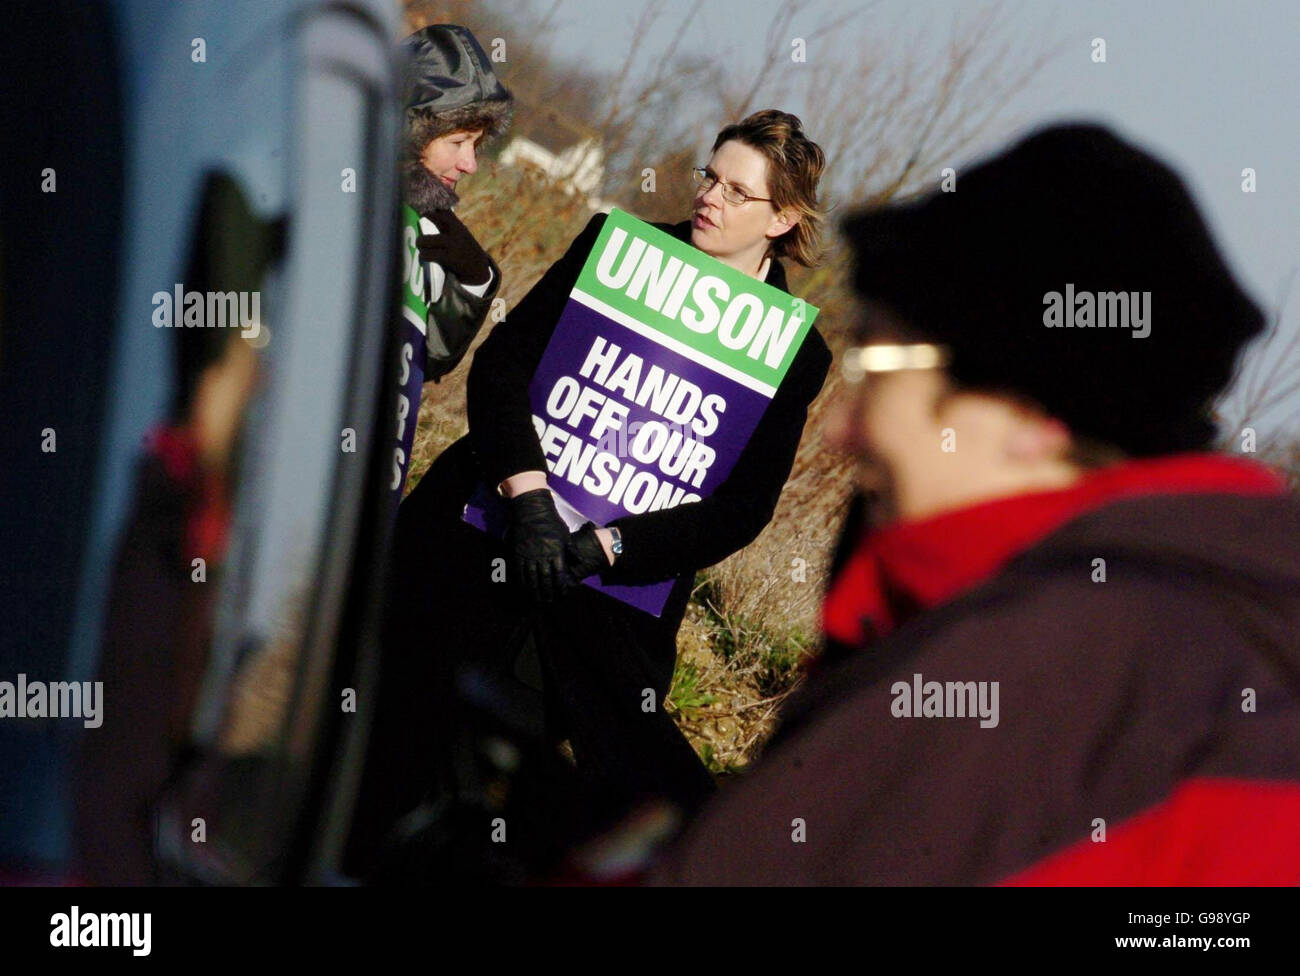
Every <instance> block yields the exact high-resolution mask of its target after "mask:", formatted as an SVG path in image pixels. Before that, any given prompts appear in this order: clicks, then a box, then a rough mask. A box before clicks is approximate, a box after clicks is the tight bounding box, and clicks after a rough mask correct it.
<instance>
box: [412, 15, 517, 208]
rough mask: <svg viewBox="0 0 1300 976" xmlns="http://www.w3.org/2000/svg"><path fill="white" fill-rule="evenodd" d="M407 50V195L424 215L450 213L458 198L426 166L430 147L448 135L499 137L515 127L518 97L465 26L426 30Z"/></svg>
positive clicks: (444, 25) (415, 34)
mask: <svg viewBox="0 0 1300 976" xmlns="http://www.w3.org/2000/svg"><path fill="white" fill-rule="evenodd" d="M402 48H403V50H404V51H405V52H406V54H407V55H408V57H409V58H410V61H409V63H408V66H407V75H406V91H405V106H406V125H405V133H404V143H405V144H404V146H403V153H402V191H403V197H404V198H405V200H406V202H407V203H408V204H410V205H411V206H412V207H413V208H415V210H417V211H418V212H420V213H431V212H432V211H434V210H445V209H448V208H450V207H453V206H455V204H456V203H457V202H458V200H459V198H458V197H457V195H456V192H455V191H454V190H452V189H450V188H448V187H447V186H445V185H444V184H443V183H442V182H441V181H439V180H438V179H437V177H435V176H433V174H431V173H429V172H428V171H427V170H426V169H425V168H424V166H423V164H421V162H420V156H421V154H422V153H423V152H424V148H425V146H427V145H428V144H429V142H430V141H432V140H433V139H437V138H438V137H439V136H444V135H447V134H448V133H449V132H459V131H463V130H474V129H482V130H483V138H484V139H490V138H492V137H493V136H497V135H500V134H501V133H502V132H503V131H505V129H506V128H507V127H508V126H509V124H510V116H511V111H512V108H513V102H514V98H513V96H512V95H511V94H510V92H509V91H508V90H507V89H506V87H505V85H503V84H501V80H500V79H499V78H497V76H496V74H495V73H494V72H493V71H492V65H491V62H490V61H489V60H488V56H487V54H486V53H484V51H483V48H482V47H481V46H480V45H479V43H478V41H477V40H476V39H475V38H474V35H473V34H471V33H470V32H469V31H468V30H467V29H466V28H464V27H459V26H457V25H455V24H435V25H433V26H431V27H425V28H423V29H421V30H418V31H416V32H415V33H414V34H412V35H411V36H410V37H408V38H406V40H405V41H403V42H402Z"/></svg>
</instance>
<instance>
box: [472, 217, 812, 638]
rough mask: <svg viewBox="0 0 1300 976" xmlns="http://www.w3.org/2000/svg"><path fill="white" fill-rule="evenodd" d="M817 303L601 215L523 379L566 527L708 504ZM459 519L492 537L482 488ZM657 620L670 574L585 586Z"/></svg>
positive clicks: (491, 515)
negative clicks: (529, 379) (530, 376)
mask: <svg viewBox="0 0 1300 976" xmlns="http://www.w3.org/2000/svg"><path fill="white" fill-rule="evenodd" d="M816 317H817V309H816V308H814V307H813V306H811V305H809V304H807V303H806V302H804V301H802V300H800V299H798V298H794V297H792V296H790V295H787V294H786V293H785V292H783V291H781V290H780V289H779V288H773V287H772V286H771V285H768V284H766V283H764V282H761V281H758V280H757V279H754V278H751V277H749V276H748V275H746V274H743V273H741V272H739V271H736V270H735V269H734V268H731V267H728V266H727V265H725V264H723V263H722V262H720V261H718V260H716V259H715V258H712V257H710V256H709V255H707V254H705V253H704V252H703V251H700V250H697V249H696V248H694V247H692V246H691V245H690V244H687V243H684V242H682V241H679V240H677V239H676V238H674V237H672V236H671V235H669V234H666V233H664V232H663V231H661V230H658V229H657V228H655V227H652V226H650V225H649V224H647V223H644V222H642V221H640V220H638V219H636V218H635V217H633V216H631V215H630V214H627V213H624V212H622V211H620V210H615V211H613V212H612V213H610V215H609V217H608V218H607V219H606V220H605V223H604V226H603V227H602V228H601V232H600V235H599V236H598V237H597V238H596V243H595V245H594V246H593V247H592V249H591V253H590V255H588V257H587V260H586V263H585V264H584V265H583V268H582V271H581V273H580V274H579V276H578V282H577V284H576V285H575V286H574V288H573V291H572V292H570V294H569V301H568V303H567V304H566V305H565V308H564V311H563V313H562V315H561V317H560V320H559V322H558V323H557V324H556V327H555V331H554V333H553V335H552V336H551V341H550V343H549V344H548V345H547V347H546V351H545V352H544V353H543V355H542V359H541V362H540V363H539V364H538V367H537V370H536V372H535V373H534V374H533V380H532V382H531V384H530V385H529V389H528V392H529V401H530V403H531V405H532V410H533V425H534V427H535V428H536V430H537V438H538V441H539V443H540V444H541V448H542V453H543V455H544V456H545V458H546V465H547V468H548V469H549V471H548V482H549V485H550V488H551V491H552V493H553V494H554V495H556V496H557V498H556V506H557V508H558V509H559V510H560V513H561V515H562V516H563V517H564V519H565V521H566V522H568V523H569V525H570V527H571V528H577V527H578V526H580V525H581V524H582V523H583V522H585V521H587V520H588V519H590V520H591V521H593V522H595V523H597V524H598V525H604V524H607V523H609V522H611V521H613V520H614V519H616V518H618V517H619V516H625V515H637V514H640V513H642V512H652V511H657V510H659V509H663V508H672V507H674V506H676V505H685V504H690V503H692V502H697V501H700V500H701V499H704V498H707V497H708V496H709V495H710V494H712V493H713V491H714V490H716V489H717V487H718V485H720V484H721V483H722V482H723V480H725V479H726V477H727V475H728V474H730V472H731V469H732V468H733V467H734V466H735V463H736V460H737V458H739V456H740V452H741V451H742V450H743V449H744V447H745V445H746V444H747V443H748V441H749V438H750V436H751V435H752V434H753V432H754V428H755V427H756V426H757V425H758V421H759V419H760V418H761V417H762V415H763V411H764V410H766V409H767V406H768V404H769V403H770V402H771V399H772V397H773V395H774V394H775V393H776V389H777V387H778V386H779V385H780V383H781V380H782V379H783V378H784V376H785V374H786V372H787V370H788V369H789V368H790V364H791V362H792V361H793V360H794V357H795V354H796V353H797V352H798V350H799V347H800V345H801V344H802V342H803V340H804V337H805V336H806V335H807V334H808V330H809V329H810V328H811V327H812V323H813V320H814V319H815V318H816ZM465 519H466V521H468V522H469V523H471V524H472V525H476V526H478V527H479V528H481V529H484V530H485V531H489V532H493V533H495V534H498V535H501V534H504V531H505V525H506V511H505V506H504V505H503V504H502V502H501V501H500V499H498V498H497V496H496V495H495V493H493V492H492V491H489V490H488V489H487V488H486V487H485V486H484V487H480V489H479V491H477V492H476V493H475V495H474V497H473V498H472V499H471V500H470V502H469V504H468V505H466V508H465ZM584 582H585V583H586V584H587V585H589V586H594V587H595V588H596V589H599V590H601V591H602V592H605V593H608V594H610V595H611V596H614V597H616V598H617V599H620V600H623V601H624V602H626V603H629V604H631V605H633V606H635V607H638V608H640V609H642V610H645V611H646V612H647V613H650V614H653V615H655V616H659V614H661V613H662V612H663V607H664V603H665V602H666V600H667V599H668V593H669V591H670V590H671V588H672V580H665V581H663V582H659V583H651V584H645V585H638V586H626V585H610V584H602V583H601V582H600V581H599V579H598V578H597V577H592V578H591V579H589V580H586V581H584Z"/></svg>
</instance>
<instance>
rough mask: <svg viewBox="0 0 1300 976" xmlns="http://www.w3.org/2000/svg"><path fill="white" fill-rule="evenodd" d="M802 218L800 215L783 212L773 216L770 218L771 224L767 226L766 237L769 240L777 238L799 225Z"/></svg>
mask: <svg viewBox="0 0 1300 976" xmlns="http://www.w3.org/2000/svg"><path fill="white" fill-rule="evenodd" d="M802 217H803V215H802V214H797V213H792V212H789V211H785V210H783V211H781V212H780V213H778V214H775V215H774V216H773V217H772V220H771V222H770V223H769V224H768V225H767V236H768V237H770V238H777V237H780V236H781V235H782V234H785V233H788V232H789V231H790V228H792V227H793V226H794V225H795V224H797V223H799V220H800V219H801V218H802Z"/></svg>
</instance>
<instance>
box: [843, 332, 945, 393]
mask: <svg viewBox="0 0 1300 976" xmlns="http://www.w3.org/2000/svg"><path fill="white" fill-rule="evenodd" d="M951 358H952V357H951V354H950V352H949V350H948V347H947V346H936V345H933V344H931V343H928V342H913V343H875V344H872V345H869V346H851V347H850V348H849V349H846V350H845V352H844V357H843V358H842V359H841V360H840V370H841V372H842V374H843V376H844V379H845V381H846V382H848V383H861V382H862V380H863V379H864V378H865V377H866V375H867V374H868V373H894V372H897V371H898V370H900V369H940V368H942V367H944V366H947V365H948V362H949V360H950V359H951Z"/></svg>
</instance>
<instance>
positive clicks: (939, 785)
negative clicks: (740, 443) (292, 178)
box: [657, 494, 1300, 884]
mask: <svg viewBox="0 0 1300 976" xmlns="http://www.w3.org/2000/svg"><path fill="white" fill-rule="evenodd" d="M1298 553H1300V506H1298V505H1297V503H1296V501H1295V500H1294V499H1291V498H1255V497H1239V496H1230V495H1221V494H1218V495H1209V494H1207V495H1186V496H1169V495H1166V496H1156V497H1148V498H1141V499H1130V500H1124V501H1118V502H1114V503H1111V504H1109V505H1106V506H1104V507H1103V508H1101V509H1099V510H1097V511H1095V512H1093V513H1091V514H1088V515H1085V516H1083V517H1080V518H1078V519H1076V520H1074V521H1073V522H1071V523H1069V524H1068V525H1066V526H1065V527H1064V528H1062V529H1060V530H1059V531H1057V532H1055V533H1053V534H1052V535H1050V536H1049V537H1047V538H1046V539H1044V540H1043V541H1042V542H1040V543H1039V544H1038V545H1036V546H1034V547H1033V548H1032V549H1030V550H1028V551H1026V552H1025V553H1024V554H1022V555H1021V556H1020V557H1018V558H1017V559H1015V560H1013V561H1012V562H1011V563H1010V564H1008V566H1007V567H1006V568H1005V569H1004V570H1003V571H1002V572H1000V573H998V574H997V575H996V576H995V577H994V578H992V579H990V580H989V581H988V582H987V583H985V584H984V585H982V586H980V587H978V588H977V589H975V590H974V591H971V592H970V593H968V594H967V595H965V596H963V597H960V598H958V599H956V600H954V601H952V602H951V603H948V604H947V605H945V606H942V607H938V608H935V609H933V610H931V611H928V612H926V613H923V614H921V615H919V616H918V617H916V618H915V619H913V620H912V621H911V622H909V623H908V624H906V625H904V626H903V627H901V628H900V629H899V630H897V631H895V632H894V633H893V634H891V635H890V636H889V637H888V638H886V639H885V640H883V641H880V642H878V643H876V644H873V645H872V646H871V647H870V649H869V650H865V651H860V652H858V653H857V654H855V655H852V656H851V657H849V658H847V659H844V660H841V661H840V662H839V663H838V664H834V665H828V666H827V667H825V668H824V669H819V671H818V673H816V674H815V675H814V677H812V678H810V679H809V681H808V683H807V684H806V685H805V686H804V687H803V688H802V689H801V690H800V692H798V693H797V694H796V696H795V697H794V698H793V699H792V701H791V703H790V707H789V708H788V709H787V711H786V714H785V716H784V720H783V724H782V727H781V729H780V731H779V733H778V735H777V736H776V737H775V738H774V740H773V742H772V743H771V744H770V746H769V749H768V753H767V755H766V756H765V758H764V759H763V761H762V762H761V763H760V764H759V765H758V767H757V768H756V769H755V771H754V772H753V773H752V774H750V775H749V776H748V777H746V779H745V780H743V781H741V782H739V783H737V784H735V785H734V786H732V787H730V788H729V789H728V790H727V791H726V792H725V793H724V794H722V795H720V796H719V797H718V798H717V799H716V801H715V802H714V803H712V804H711V805H710V806H708V807H706V808H705V810H704V812H703V814H702V816H701V817H700V819H699V820H697V821H696V822H695V824H694V825H693V826H692V828H691V829H690V830H689V831H688V833H687V834H686V835H685V837H684V838H683V840H682V841H681V843H680V844H679V845H678V847H677V848H676V850H675V851H674V852H673V855H672V856H671V858H670V859H669V861H668V862H667V863H666V864H665V865H664V866H663V867H662V868H661V870H660V871H659V873H658V875H657V880H658V881H659V882H666V883H774V882H782V883H792V884H800V883H863V882H865V883H886V884H888V883H895V884H897V883H931V884H933V883H956V884H987V883H995V882H1002V881H1007V880H1012V879H1014V880H1028V881H1032V882H1062V881H1064V882H1070V881H1072V882H1075V883H1107V882H1110V883H1117V882H1118V883H1142V882H1144V881H1146V882H1156V883H1161V882H1163V883H1170V882H1185V883H1198V882H1199V883H1205V882H1207V881H1208V882H1213V883H1221V882H1222V881H1223V880H1224V879H1225V878H1226V879H1230V880H1233V881H1235V882H1237V883H1243V884H1257V883H1266V882H1270V881H1271V882H1274V883H1289V884H1295V883H1297V882H1300V844H1297V843H1296V833H1295V823H1296V817H1297V816H1300V638H1298V637H1297V635H1298V634H1300V558H1298V557H1297V554H1298ZM1098 557H1103V558H1105V559H1106V561H1107V580H1106V581H1105V582H1093V580H1092V573H1091V570H1092V561H1093V560H1094V559H1096V558H1098ZM916 674H920V675H922V676H923V680H925V681H929V680H935V681H940V682H947V681H962V682H965V681H989V682H992V681H997V682H999V686H1000V687H999V702H1000V704H999V712H1000V715H999V721H998V724H997V725H996V726H995V727H989V728H981V727H980V724H979V719H969V718H968V719H936V718H910V717H894V715H893V714H892V706H893V703H894V701H895V694H894V692H893V686H894V684H895V682H900V681H901V682H904V683H910V682H912V681H913V676H914V675H916ZM1248 689H1249V690H1250V691H1253V705H1254V708H1253V710H1249V709H1248V708H1246V707H1244V705H1245V703H1246V702H1247V700H1248V697H1249V692H1248ZM796 819H801V820H802V821H803V830H804V831H805V840H804V842H802V843H797V842H795V841H794V840H793V839H792V835H793V834H794V832H795V831H796V830H798V829H799V827H798V825H797V824H795V823H794V821H795V820H796ZM1103 821H1104V827H1105V829H1106V831H1107V835H1106V840H1105V841H1104V842H1101V841H1099V840H1098V836H1099V835H1098V833H1097V831H1098V829H1099V826H1101V822H1103Z"/></svg>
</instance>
